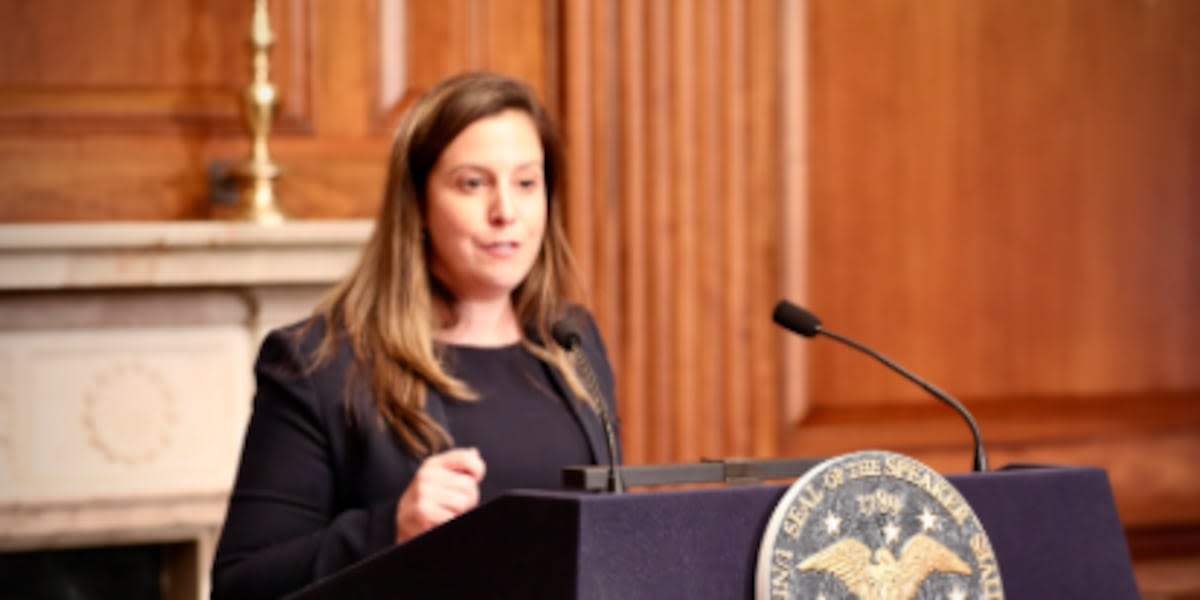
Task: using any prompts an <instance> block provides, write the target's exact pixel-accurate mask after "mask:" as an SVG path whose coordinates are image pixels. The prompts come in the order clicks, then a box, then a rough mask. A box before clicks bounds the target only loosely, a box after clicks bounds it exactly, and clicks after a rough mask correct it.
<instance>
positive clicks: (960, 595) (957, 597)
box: [947, 586, 967, 600]
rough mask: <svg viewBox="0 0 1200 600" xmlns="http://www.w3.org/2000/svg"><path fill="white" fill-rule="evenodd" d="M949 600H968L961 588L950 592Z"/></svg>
mask: <svg viewBox="0 0 1200 600" xmlns="http://www.w3.org/2000/svg"><path fill="white" fill-rule="evenodd" d="M947 600H967V593H966V592H964V591H963V589H962V588H960V587H957V586H956V587H955V588H954V589H953V590H951V591H950V596H949V597H948V598H947Z"/></svg>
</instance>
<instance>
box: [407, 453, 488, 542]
mask: <svg viewBox="0 0 1200 600" xmlns="http://www.w3.org/2000/svg"><path fill="white" fill-rule="evenodd" d="M486 470H487V469H486V466H485V465H484V462H483V459H482V457H480V456H479V452H478V451H477V450H475V449H474V448H460V449H454V450H448V451H446V452H443V453H441V454H436V455H434V456H431V457H429V458H427V459H425V462H423V463H421V467H420V468H419V469H418V470H417V473H416V475H415V476H414V477H413V480H412V483H410V484H409V486H408V489H406V490H405V491H404V495H403V496H401V497H400V502H399V504H398V506H397V507H396V541H397V542H403V541H405V540H408V539H409V538H412V537H414V536H416V535H419V534H421V533H424V532H426V531H428V530H430V529H432V528H434V527H437V526H438V525H441V524H442V523H445V522H446V521H449V520H450V519H453V518H454V517H457V516H458V515H461V514H462V513H464V512H466V511H468V510H471V509H472V508H474V507H475V506H476V505H478V504H479V482H480V481H482V480H483V476H484V474H485V473H486Z"/></svg>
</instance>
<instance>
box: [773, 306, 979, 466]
mask: <svg viewBox="0 0 1200 600" xmlns="http://www.w3.org/2000/svg"><path fill="white" fill-rule="evenodd" d="M771 318H772V319H773V320H774V321H775V323H776V324H778V325H779V326H781V327H783V328H784V329H787V330H788V331H791V332H794V333H798V334H800V335H802V336H804V337H808V338H810V337H816V336H817V335H818V334H822V335H825V336H827V337H831V338H833V339H835V340H837V341H839V342H841V343H843V344H846V345H847V346H850V347H851V348H854V349H855V350H858V351H859V352H863V353H865V354H867V355H869V356H871V357H872V358H874V359H875V360H878V361H879V362H881V363H883V364H884V365H886V366H887V367H888V368H890V369H892V370H893V371H895V372H897V373H899V374H900V375H902V376H904V378H905V379H908V380H909V381H911V382H913V383H915V384H917V385H919V386H921V387H922V388H923V389H924V390H925V391H927V392H929V393H930V394H933V395H934V397H936V398H937V399H938V400H941V401H942V402H944V403H946V404H948V405H950V408H953V409H954V410H955V411H956V412H958V414H959V415H961V416H962V418H963V420H964V421H966V422H967V426H968V427H970V428H971V435H972V436H974V438H975V462H974V465H973V468H974V470H975V471H976V472H979V473H982V472H984V471H987V470H988V466H987V453H986V452H985V451H984V449H983V435H982V434H980V433H979V425H978V424H977V423H976V422H975V418H974V417H972V416H971V413H970V411H968V410H967V407H965V406H963V405H962V403H960V402H959V401H958V400H955V399H954V398H951V397H950V395H949V394H947V393H946V392H943V391H942V390H939V389H938V388H936V387H934V386H933V384H930V383H928V382H926V381H925V380H923V379H921V378H920V377H917V376H916V375H913V374H912V373H911V372H909V370H908V369H905V368H904V367H902V366H900V365H898V364H896V363H894V362H892V361H891V359H889V358H887V357H886V356H884V355H882V354H880V353H878V352H876V351H874V350H872V349H870V348H868V347H866V346H864V345H862V344H860V343H858V342H856V341H854V340H852V339H850V338H848V337H845V336H842V335H838V334H837V333H834V332H832V331H829V330H828V329H825V328H824V327H822V326H821V320H820V319H818V318H817V316H816V315H814V314H812V313H810V312H808V311H807V310H804V309H803V308H800V307H799V306H797V305H795V304H792V303H791V302H788V301H787V300H780V301H779V304H776V305H775V312H774V313H773V314H772V315H771Z"/></svg>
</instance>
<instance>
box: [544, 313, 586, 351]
mask: <svg viewBox="0 0 1200 600" xmlns="http://www.w3.org/2000/svg"><path fill="white" fill-rule="evenodd" d="M550 336H551V337H553V338H554V341H555V342H556V343H557V344H558V345H559V346H562V347H563V348H564V349H566V350H574V349H575V346H578V345H579V342H580V341H581V340H582V339H583V336H582V335H580V333H579V330H578V329H576V328H575V324H574V323H572V322H571V320H570V319H559V320H557V321H555V322H554V324H553V325H551V326H550Z"/></svg>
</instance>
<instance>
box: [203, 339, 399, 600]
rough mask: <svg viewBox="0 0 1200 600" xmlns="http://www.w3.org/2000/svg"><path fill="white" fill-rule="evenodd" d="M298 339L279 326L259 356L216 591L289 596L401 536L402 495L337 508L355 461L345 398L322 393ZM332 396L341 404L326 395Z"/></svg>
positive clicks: (246, 595)
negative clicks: (349, 449) (341, 479)
mask: <svg viewBox="0 0 1200 600" xmlns="http://www.w3.org/2000/svg"><path fill="white" fill-rule="evenodd" d="M295 341H296V338H295V337H294V336H293V335H292V334H291V333H289V332H288V331H275V332H272V333H271V334H270V335H269V336H268V337H267V339H266V340H265V341H264V342H263V346H262V351H261V352H260V354H259V358H258V361H257V363H256V365H255V376H256V380H257V385H258V387H257V392H256V394H255V397H254V410H253V413H252V414H251V417H250V424H249V426H248V428H247V430H246V438H245V444H244V447H243V449H242V457H241V464H240V466H239V469H238V475H237V480H236V483H235V485H234V489H233V494H232V496H231V498H230V502H229V510H228V513H227V517H226V521H225V526H224V529H223V531H222V534H221V541H220V543H219V545H218V548H217V555H216V559H215V561H214V564H213V598H258V597H262V598H275V597H279V596H281V595H284V594H286V593H288V592H291V591H294V590H297V589H299V588H301V587H303V586H305V585H307V584H309V583H311V582H313V581H315V580H317V579H319V578H321V577H323V576H325V575H328V574H331V573H333V572H335V571H338V570H340V569H342V568H344V567H346V566H348V565H350V564H353V563H354V562H357V561H359V560H361V559H363V558H365V557H367V556H369V555H371V554H374V553H375V552H378V551H380V550H382V549H385V548H387V547H389V546H391V545H392V544H394V543H395V537H396V524H395V516H396V506H397V501H398V498H393V499H390V500H388V501H385V502H381V503H378V504H375V505H372V506H367V507H362V508H353V509H349V510H344V511H341V512H337V513H336V514H335V511H336V510H337V506H336V494H335V492H336V482H337V477H338V473H339V471H340V470H342V469H345V468H346V465H342V464H340V463H341V462H343V461H344V460H345V458H344V456H339V454H341V453H340V452H338V450H337V448H335V446H338V445H342V446H344V444H335V440H334V439H333V438H334V437H335V436H337V435H344V433H339V432H335V431H334V430H333V429H332V428H333V427H340V428H343V431H344V427H345V426H344V425H343V423H344V420H343V419H340V418H338V416H341V415H343V412H342V411H341V409H340V407H341V399H340V398H332V399H331V398H322V397H319V394H318V392H317V388H316V387H315V386H314V385H313V381H312V377H311V374H310V373H307V372H306V371H305V364H306V362H305V360H304V357H303V356H302V354H301V351H300V350H299V348H298V347H297V345H296V343H295ZM325 387H330V386H325ZM332 388H333V389H343V388H344V386H342V385H335V386H332ZM330 402H333V403H335V405H336V406H334V408H335V410H332V411H331V410H329V409H330V407H329V406H326V405H323V404H322V403H330ZM330 415H334V419H330V418H329V417H330ZM331 421H332V422H331ZM341 441H342V442H344V441H345V440H341Z"/></svg>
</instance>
